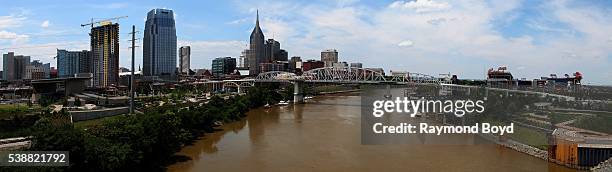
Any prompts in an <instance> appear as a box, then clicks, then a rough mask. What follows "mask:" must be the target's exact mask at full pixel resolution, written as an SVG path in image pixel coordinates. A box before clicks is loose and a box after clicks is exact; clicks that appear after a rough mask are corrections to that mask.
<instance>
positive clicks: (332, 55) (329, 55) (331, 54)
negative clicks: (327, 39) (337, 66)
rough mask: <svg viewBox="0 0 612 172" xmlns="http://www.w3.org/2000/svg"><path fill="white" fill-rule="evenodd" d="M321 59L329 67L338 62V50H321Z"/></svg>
mask: <svg viewBox="0 0 612 172" xmlns="http://www.w3.org/2000/svg"><path fill="white" fill-rule="evenodd" d="M321 61H323V63H325V67H331V66H333V64H334V63H338V51H337V50H335V49H329V50H325V51H322V52H321Z"/></svg>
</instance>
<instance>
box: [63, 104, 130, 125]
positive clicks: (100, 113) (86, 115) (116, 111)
mask: <svg viewBox="0 0 612 172" xmlns="http://www.w3.org/2000/svg"><path fill="white" fill-rule="evenodd" d="M128 112H129V108H128V107H116V108H105V109H98V110H87V111H68V114H70V115H71V116H72V121H74V122H76V121H85V120H92V119H98V118H103V117H107V116H115V115H120V114H127V113H128Z"/></svg>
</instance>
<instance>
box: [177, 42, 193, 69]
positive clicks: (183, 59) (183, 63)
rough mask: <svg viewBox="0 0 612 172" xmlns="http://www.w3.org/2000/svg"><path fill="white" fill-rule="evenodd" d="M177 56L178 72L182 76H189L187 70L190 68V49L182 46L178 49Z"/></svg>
mask: <svg viewBox="0 0 612 172" xmlns="http://www.w3.org/2000/svg"><path fill="white" fill-rule="evenodd" d="M179 55H180V58H179V59H180V60H179V62H180V64H179V68H180V69H179V71H181V73H182V74H184V75H189V68H190V64H191V61H190V60H191V59H190V58H191V57H190V56H191V47H190V46H182V47H181V48H179Z"/></svg>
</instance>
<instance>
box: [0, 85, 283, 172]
mask: <svg viewBox="0 0 612 172" xmlns="http://www.w3.org/2000/svg"><path fill="white" fill-rule="evenodd" d="M274 90H275V89H274V88H273V87H253V88H250V89H249V91H248V94H246V95H243V96H234V97H228V98H227V99H224V98H221V97H218V96H214V97H212V98H211V99H210V100H209V101H208V103H206V104H204V105H202V106H199V105H197V104H190V105H184V106H170V105H168V106H160V107H154V108H149V109H146V110H145V111H144V113H142V114H132V115H123V116H121V117H117V118H112V119H110V120H105V121H104V122H102V123H101V124H100V125H94V126H91V127H87V128H85V129H83V128H78V127H75V126H74V124H73V123H71V122H70V120H69V118H70V117H69V116H68V115H67V114H65V113H55V114H53V113H45V114H44V115H42V117H41V119H40V120H38V121H37V122H36V123H35V124H34V125H33V126H32V127H31V129H30V131H31V134H32V146H31V147H30V148H29V149H28V150H31V151H70V156H69V158H70V166H68V167H3V168H4V169H3V168H0V171H3V170H10V171H32V170H35V171H163V170H165V167H166V166H167V165H170V164H172V163H174V162H175V161H176V160H177V159H179V158H181V157H177V156H176V155H175V153H176V152H178V151H179V150H180V148H181V147H183V146H185V145H188V144H190V143H192V142H194V141H195V140H196V139H197V138H198V137H200V136H202V134H204V133H206V132H213V131H214V127H215V125H216V124H217V123H216V122H217V121H222V122H232V121H236V120H240V119H242V118H243V117H245V113H246V112H247V111H248V110H249V109H250V108H256V107H260V106H262V105H265V104H267V103H272V102H274V101H278V100H279V99H280V98H279V97H282V96H279V95H280V94H279V93H277V92H276V91H274ZM183 158H184V157H183Z"/></svg>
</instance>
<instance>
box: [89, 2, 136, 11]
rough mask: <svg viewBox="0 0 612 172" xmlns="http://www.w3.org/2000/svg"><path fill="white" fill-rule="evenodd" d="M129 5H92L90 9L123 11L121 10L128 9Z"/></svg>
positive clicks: (116, 3) (118, 3) (117, 3)
mask: <svg viewBox="0 0 612 172" xmlns="http://www.w3.org/2000/svg"><path fill="white" fill-rule="evenodd" d="M128 5H129V4H128V3H121V2H115V3H108V4H90V5H89V6H90V7H93V8H100V9H121V8H126V7H128Z"/></svg>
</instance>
